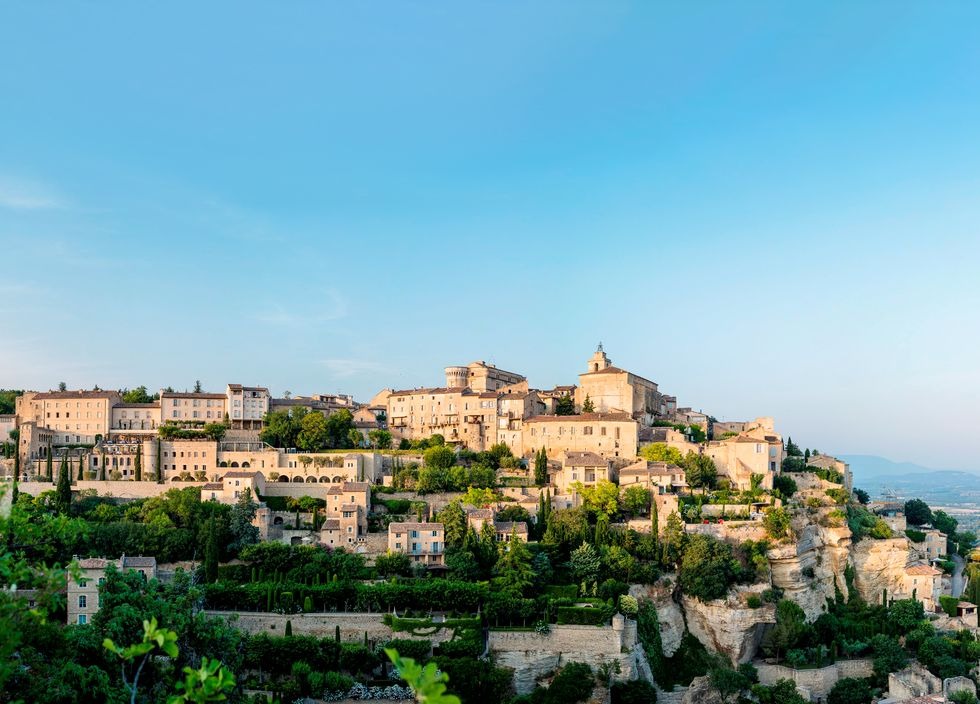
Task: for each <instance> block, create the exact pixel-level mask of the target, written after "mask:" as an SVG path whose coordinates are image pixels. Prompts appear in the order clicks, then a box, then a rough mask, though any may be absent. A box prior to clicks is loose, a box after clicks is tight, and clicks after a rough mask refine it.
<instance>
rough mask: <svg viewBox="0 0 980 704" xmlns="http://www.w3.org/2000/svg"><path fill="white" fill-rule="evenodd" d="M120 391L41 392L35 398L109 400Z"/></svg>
mask: <svg viewBox="0 0 980 704" xmlns="http://www.w3.org/2000/svg"><path fill="white" fill-rule="evenodd" d="M118 395H119V392H118V391H41V392H39V393H37V394H36V395H35V396H34V398H37V399H64V398H108V397H110V396H118Z"/></svg>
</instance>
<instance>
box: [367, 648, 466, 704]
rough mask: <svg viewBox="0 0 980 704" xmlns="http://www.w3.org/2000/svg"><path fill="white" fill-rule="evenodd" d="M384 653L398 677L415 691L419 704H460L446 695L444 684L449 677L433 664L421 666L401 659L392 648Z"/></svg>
mask: <svg viewBox="0 0 980 704" xmlns="http://www.w3.org/2000/svg"><path fill="white" fill-rule="evenodd" d="M385 653H386V654H387V655H388V659H390V660H391V662H392V664H393V665H394V666H395V669H396V670H397V671H398V676H399V677H401V678H402V679H403V680H405V682H407V683H408V686H409V687H411V688H412V689H413V690H414V691H415V697H416V698H417V699H418V701H419V704H460V701H459V697H457V696H456V695H454V694H446V684H445V683H446V682H448V681H449V676H448V675H447V674H446V673H445V672H439V670H438V669H436V664H435V663H434V662H430V663H428V664H426V665H425V666H422V665H420V664H418V663H417V662H415V660H413V659H412V658H403V657H402V656H401V655H399V654H398V651H397V650H395V649H393V648H385Z"/></svg>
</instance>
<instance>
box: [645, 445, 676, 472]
mask: <svg viewBox="0 0 980 704" xmlns="http://www.w3.org/2000/svg"><path fill="white" fill-rule="evenodd" d="M640 457H642V458H643V459H645V460H646V461H648V462H669V463H670V464H676V465H678V466H680V465H682V464H683V463H684V456H683V455H682V454H681V451H680V450H678V449H677V448H676V447H669V446H668V445H667V444H666V443H662V442H655V443H651V444H650V445H644V446H643V447H641V448H640Z"/></svg>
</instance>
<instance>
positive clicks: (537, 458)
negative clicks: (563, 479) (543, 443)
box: [534, 447, 548, 486]
mask: <svg viewBox="0 0 980 704" xmlns="http://www.w3.org/2000/svg"><path fill="white" fill-rule="evenodd" d="M534 483H535V484H536V485H537V486H544V485H545V484H547V483H548V453H546V452H545V450H544V448H543V447H542V448H541V449H540V450H538V451H537V453H535V455H534Z"/></svg>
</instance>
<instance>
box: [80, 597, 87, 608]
mask: <svg viewBox="0 0 980 704" xmlns="http://www.w3.org/2000/svg"><path fill="white" fill-rule="evenodd" d="M86 606H88V599H87V598H86V596H85V595H84V594H79V596H78V608H80V609H84V608H85V607H86Z"/></svg>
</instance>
